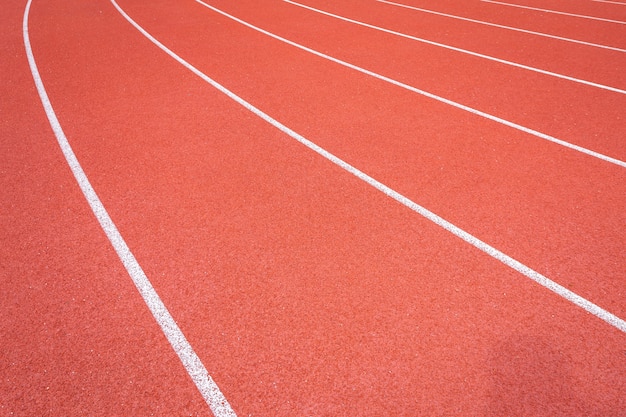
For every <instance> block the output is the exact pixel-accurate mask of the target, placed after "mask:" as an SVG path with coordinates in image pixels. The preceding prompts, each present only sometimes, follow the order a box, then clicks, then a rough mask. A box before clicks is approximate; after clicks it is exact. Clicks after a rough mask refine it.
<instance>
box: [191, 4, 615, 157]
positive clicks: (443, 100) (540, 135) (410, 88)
mask: <svg viewBox="0 0 626 417" xmlns="http://www.w3.org/2000/svg"><path fill="white" fill-rule="evenodd" d="M194 1H196V2H197V3H199V4H201V5H202V6H204V7H207V8H209V9H211V10H213V11H214V12H216V13H219V14H221V15H222V16H225V17H227V18H229V19H232V20H234V21H235V22H238V23H240V24H242V25H244V26H246V27H249V28H250V29H253V30H255V31H258V32H260V33H263V34H264V35H267V36H269V37H272V38H274V39H276V40H279V41H281V42H284V43H286V44H288V45H291V46H293V47H296V48H298V49H301V50H303V51H306V52H309V53H311V54H313V55H316V56H318V57H320V58H324V59H327V60H329V61H331V62H334V63H336V64H339V65H342V66H344V67H347V68H350V69H352V70H355V71H358V72H360V73H363V74H366V75H369V76H371V77H374V78H377V79H379V80H382V81H385V82H388V83H390V84H393V85H395V86H397V87H400V88H403V89H405V90H408V91H412V92H414V93H417V94H420V95H423V96H425V97H428V98H431V99H433V100H437V101H439V102H441V103H445V104H448V105H450V106H453V107H456V108H458V109H461V110H464V111H467V112H469V113H472V114H475V115H477V116H481V117H484V118H485V119H489V120H492V121H494V122H496V123H500V124H503V125H505V126H508V127H511V128H513V129H516V130H519V131H522V132H524V133H528V134H530V135H532V136H535V137H538V138H540V139H544V140H547V141H549V142H553V143H556V144H558V145H561V146H563V147H566V148H569V149H572V150H575V151H578V152H581V153H584V154H585V155H589V156H593V157H595V158H598V159H601V160H603V161H606V162H610V163H612V164H615V165H618V166H620V167H622V168H626V162H624V161H621V160H619V159H616V158H612V157H610V156H607V155H604V154H601V153H599V152H595V151H592V150H590V149H587V148H583V147H582V146H578V145H575V144H573V143H569V142H566V141H564V140H561V139H557V138H555V137H554V136H550V135H547V134H545V133H541V132H538V131H536V130H533V129H530V128H528V127H525V126H522V125H519V124H517V123H513V122H510V121H508V120H505V119H502V118H500V117H497V116H494V115H491V114H489V113H485V112H483V111H480V110H477V109H474V108H472V107H469V106H466V105H464V104H460V103H457V102H455V101H452V100H449V99H447V98H443V97H440V96H438V95H435V94H432V93H429V92H427V91H424V90H420V89H418V88H416V87H413V86H410V85H408V84H404V83H402V82H400V81H397V80H394V79H392V78H389V77H386V76H384V75H381V74H378V73H375V72H373V71H370V70H367V69H365V68H361V67H359V66H356V65H354V64H350V63H349V62H346V61H342V60H340V59H338V58H334V57H332V56H330V55H326V54H324V53H322V52H319V51H316V50H314V49H311V48H308V47H306V46H303V45H300V44H298V43H296V42H293V41H290V40H289V39H285V38H283V37H281V36H278V35H275V34H273V33H271V32H268V31H266V30H264V29H261V28H259V27H257V26H254V25H253V24H251V23H248V22H246V21H244V20H241V19H239V18H237V17H235V16H232V15H230V14H228V13H226V12H223V11H222V10H220V9H217V8H215V7H213V6H211V5H209V4H207V3H204V2H203V1H201V0H194Z"/></svg>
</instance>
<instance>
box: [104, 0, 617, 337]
mask: <svg viewBox="0 0 626 417" xmlns="http://www.w3.org/2000/svg"><path fill="white" fill-rule="evenodd" d="M110 1H111V3H113V5H114V6H115V7H116V8H117V10H118V11H119V12H120V13H121V14H122V16H124V18H125V19H126V20H128V22H129V23H130V24H131V25H133V26H134V27H135V28H136V29H137V30H138V31H139V32H141V34H143V35H144V36H145V37H146V38H148V39H149V40H150V41H151V42H152V43H153V44H155V45H156V46H157V47H159V49H161V50H162V51H163V52H165V53H166V54H168V55H169V56H170V57H172V58H173V59H175V60H176V61H177V62H179V63H180V64H181V65H183V66H184V67H185V68H187V69H188V70H190V71H191V72H193V73H194V74H196V75H197V76H198V77H200V78H201V79H203V80H204V81H206V82H207V83H209V84H210V85H212V86H213V87H214V88H216V89H217V90H219V91H221V92H222V93H224V94H225V95H226V96H228V97H230V98H231V99H232V100H234V101H235V102H237V103H239V104H240V105H241V106H243V107H245V108H246V109H248V110H249V111H250V112H252V113H254V114H255V115H256V116H258V117H260V118H261V119H263V120H265V121H266V122H268V123H269V124H271V125H272V126H274V127H275V128H277V129H279V130H280V131H282V132H283V133H285V134H287V135H289V136H290V137H292V138H293V139H295V140H297V141H298V142H300V143H301V144H303V145H304V146H306V147H307V148H309V149H311V150H312V151H314V152H316V153H318V154H319V155H321V156H322V157H324V158H326V159H328V160H329V161H331V162H332V163H334V164H336V165H337V166H339V167H341V168H343V169H344V170H346V171H348V172H349V173H350V174H352V175H354V176H356V177H357V178H359V179H361V180H363V181H365V182H366V183H367V184H369V185H371V186H372V187H374V188H376V189H377V190H379V191H380V192H382V193H384V194H385V195H387V196H388V197H390V198H392V199H394V200H395V201H397V202H399V203H400V204H402V205H404V206H406V207H408V208H409V209H411V210H413V211H414V212H416V213H418V214H420V215H421V216H423V217H425V218H427V219H428V220H430V221H432V222H433V223H435V224H437V225H438V226H440V227H442V228H443V229H445V230H447V231H448V232H450V233H452V234H454V235H455V236H457V237H459V238H461V239H463V240H464V241H465V242H467V243H469V244H470V245H472V246H474V247H475V248H477V249H479V250H480V251H482V252H484V253H486V254H488V255H489V256H491V257H493V258H495V259H497V260H498V261H500V262H502V263H503V264H505V265H507V266H509V267H510V268H512V269H514V270H515V271H517V272H519V273H521V274H522V275H524V276H526V277H528V278H530V279H532V280H533V281H535V282H536V283H538V284H540V285H542V286H544V287H546V288H548V289H549V290H550V291H553V292H554V293H556V294H558V295H560V296H561V297H563V298H565V299H567V300H569V301H570V302H572V303H574V304H575V305H577V306H579V307H581V308H583V309H584V310H586V311H587V312H589V313H591V314H593V315H594V316H596V317H598V318H600V319H602V320H604V321H605V322H607V323H609V324H610V325H611V326H614V327H615V328H617V329H619V330H621V331H622V332H624V333H626V321H624V320H622V319H620V318H619V317H617V316H615V315H613V314H611V313H609V312H608V311H606V310H604V309H602V308H601V307H599V306H597V305H596V304H594V303H592V302H591V301H588V300H586V299H585V298H583V297H581V296H579V295H578V294H576V293H574V292H572V291H570V290H568V289H567V288H565V287H563V286H561V285H559V284H557V283H556V282H554V281H552V280H550V279H549V278H547V277H545V276H543V275H541V274H540V273H539V272H536V271H534V270H533V269H531V268H529V267H527V266H526V265H524V264H522V263H521V262H519V261H516V260H515V259H513V258H511V257H510V256H508V255H506V254H505V253H503V252H500V251H499V250H497V249H496V248H494V247H492V246H490V245H488V244H487V243H485V242H483V241H482V240H480V239H478V238H477V237H475V236H473V235H471V234H469V233H468V232H466V231H464V230H463V229H461V228H459V227H457V226H455V225H454V224H452V223H450V222H448V221H447V220H445V219H444V218H442V217H439V216H438V215H436V214H435V213H433V212H431V211H429V210H428V209H426V208H424V207H422V206H420V205H419V204H417V203H415V202H413V201H412V200H410V199H409V198H407V197H405V196H403V195H402V194H400V193H398V192H397V191H395V190H393V189H391V188H390V187H388V186H386V185H384V184H383V183H381V182H379V181H377V180H375V179H374V178H372V177H370V176H369V175H367V174H365V173H364V172H362V171H360V170H359V169H357V168H355V167H353V166H352V165H350V164H348V163H347V162H345V161H344V160H342V159H340V158H339V157H337V156H335V155H333V154H332V153H330V152H328V151H327V150H325V149H324V148H322V147H320V146H318V145H317V144H315V143H313V142H311V141H310V140H308V139H307V138H305V137H304V136H302V135H300V134H298V133H296V132H294V131H293V130H291V129H290V128H288V127H287V126H285V125H283V124H282V123H280V122H279V121H277V120H276V119H274V118H272V117H271V116H270V115H268V114H267V113H265V112H263V111H262V110H260V109H258V108H257V107H255V106H254V105H252V104H251V103H249V102H247V101H246V100H244V99H243V98H241V97H239V96H238V95H236V94H235V93H233V92H232V91H230V90H228V89H227V88H226V87H224V86H223V85H221V84H219V83H218V82H217V81H215V80H213V79H212V78H210V77H209V76H207V75H206V74H204V73H203V72H202V71H200V70H199V69H197V68H196V67H194V66H193V65H191V64H190V63H189V62H187V61H185V60H184V59H183V58H181V57H180V56H179V55H177V54H176V53H175V52H173V51H172V50H171V49H169V48H168V47H166V46H165V45H163V44H162V43H161V42H159V41H158V40H157V39H156V38H155V37H154V36H152V35H151V34H150V33H148V32H147V31H146V30H145V29H144V28H142V27H141V26H140V25H139V24H138V23H137V22H135V21H134V20H133V19H132V18H131V17H130V16H128V14H126V12H124V10H122V9H121V8H120V6H118V5H117V3H116V2H115V0H110ZM196 1H198V0H196Z"/></svg>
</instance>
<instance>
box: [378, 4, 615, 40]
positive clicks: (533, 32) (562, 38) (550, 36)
mask: <svg viewBox="0 0 626 417" xmlns="http://www.w3.org/2000/svg"><path fill="white" fill-rule="evenodd" d="M376 1H378V2H380V3H385V4H390V5H392V6H398V7H403V8H405V9H411V10H417V11H419V12H423V13H430V14H434V15H438V16H444V17H449V18H451V19H458V20H463V21H466V22H472V23H478V24H480V25H485V26H492V27H496V28H499V29H508V30H512V31H515V32H521V33H527V34H529V35H537V36H543V37H545V38H550V39H557V40H560V41H564V42H571V43H577V44H580V45H585V46H592V47H595V48H602V49H609V50H611V51H617V52H626V49H622V48H616V47H614V46H608V45H600V44H598V43H592V42H585V41H581V40H578V39H570V38H564V37H562V36H556V35H550V34H548V33H542V32H535V31H532V30H526V29H520V28H515V27H512V26H505V25H499V24H497V23H491V22H485V21H483V20H476V19H470V18H468V17H462V16H456V15H453V14H448V13H442V12H437V11H434V10H429V9H422V8H421V7H415V6H409V5H406V4H401V3H395V2H393V1H388V0H376ZM596 1H598V0H596Z"/></svg>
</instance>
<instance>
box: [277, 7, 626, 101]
mask: <svg viewBox="0 0 626 417" xmlns="http://www.w3.org/2000/svg"><path fill="white" fill-rule="evenodd" d="M283 1H284V2H285V3H289V4H292V5H294V6H298V7H302V8H303V9H307V10H311V11H312V12H315V13H319V14H323V15H325V16H329V17H333V18H335V19H339V20H343V21H344V22H349V23H353V24H355V25H359V26H363V27H366V28H369V29H374V30H378V31H380V32H385V33H389V34H391V35H395V36H400V37H402V38H405V39H410V40H412V41H417V42H422V43H425V44H428V45H433V46H437V47H439V48H444V49H448V50H451V51H455V52H460V53H462V54H466V55H471V56H475V57H477V58H482V59H486V60H489V61H494V62H497V63H499V64H504V65H510V66H512V67H516V68H521V69H524V70H527V71H532V72H536V73H539V74H543V75H548V76H551V77H555V78H560V79H563V80H567V81H572V82H575V83H578V84H584V85H588V86H591V87H596V88H600V89H602V90H608V91H612V92H614V93H619V94H626V90H622V89H619V88H615V87H611V86H608V85H604V84H598V83H594V82H591V81H587V80H582V79H580V78H574V77H570V76H568V75H563V74H559V73H556V72H552V71H546V70H542V69H539V68H535V67H530V66H528V65H523V64H519V63H517V62H512V61H507V60H504V59H500V58H496V57H493V56H490V55H484V54H479V53H478V52H473V51H468V50H467V49H461V48H457V47H455V46H450V45H446V44H443V43H439V42H434V41H429V40H428V39H424V38H418V37H416V36H411V35H407V34H406V33H401V32H396V31H394V30H390V29H385V28H382V27H380V26H374V25H370V24H369V23H364V22H360V21H358V20H354V19H350V18H347V17H344V16H339V15H336V14H333V13H330V12H327V11H324V10H320V9H316V8H314V7H311V6H307V5H305V4H302V3H296V2H295V1H292V0H283Z"/></svg>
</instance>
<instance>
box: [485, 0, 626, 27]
mask: <svg viewBox="0 0 626 417" xmlns="http://www.w3.org/2000/svg"><path fill="white" fill-rule="evenodd" d="M480 1H483V2H485V3H493V4H499V5H502V6H511V7H518V8H520V9H528V10H536V11H539V12H545V13H554V14H560V15H563V16H572V17H580V18H582V19H590V20H599V21H602V22H610V23H617V24H620V25H626V22H624V21H622V20H613V19H605V18H602V17H595V16H587V15H584V14H575V13H566V12H559V11H557V10H549V9H540V8H538V7H530V6H522V5H521V4H513V3H504V2H501V1H495V0H480Z"/></svg>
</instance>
